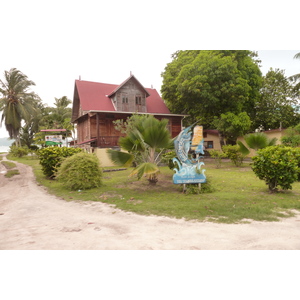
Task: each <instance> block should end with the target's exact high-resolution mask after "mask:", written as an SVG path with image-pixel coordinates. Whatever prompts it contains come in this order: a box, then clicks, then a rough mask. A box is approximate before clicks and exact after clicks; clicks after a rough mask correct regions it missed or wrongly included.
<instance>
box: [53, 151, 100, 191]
mask: <svg viewBox="0 0 300 300" xmlns="http://www.w3.org/2000/svg"><path fill="white" fill-rule="evenodd" d="M56 179H57V180H58V181H60V182H62V183H63V184H64V186H65V187H67V188H68V189H70V190H86V189H91V188H96V187H100V186H101V184H102V169H101V168H100V163H99V160H98V158H97V156H96V155H94V154H89V153H77V154H75V155H73V156H71V157H68V158H66V159H65V160H64V161H63V162H62V164H61V166H60V167H59V168H58V172H57V176H56Z"/></svg>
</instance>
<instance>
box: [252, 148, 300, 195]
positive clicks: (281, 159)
mask: <svg viewBox="0 0 300 300" xmlns="http://www.w3.org/2000/svg"><path fill="white" fill-rule="evenodd" d="M299 154H300V153H299V150H298V149H296V148H291V147H285V146H282V145H279V146H270V147H267V148H264V149H261V150H258V152H257V155H256V156H254V157H252V160H253V165H252V170H253V171H254V173H255V175H256V176H257V177H258V178H259V179H261V180H264V181H265V182H266V184H267V185H268V187H269V190H270V191H271V192H276V191H277V189H278V187H281V188H282V189H283V190H288V189H292V183H294V182H295V181H297V179H298V174H299V167H298V158H299V156H300V155H299Z"/></svg>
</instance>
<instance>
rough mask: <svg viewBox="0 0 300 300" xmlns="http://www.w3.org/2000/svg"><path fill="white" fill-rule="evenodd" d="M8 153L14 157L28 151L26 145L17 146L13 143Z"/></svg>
mask: <svg viewBox="0 0 300 300" xmlns="http://www.w3.org/2000/svg"><path fill="white" fill-rule="evenodd" d="M9 153H10V154H11V155H12V156H14V157H23V156H25V155H27V154H28V153H29V149H28V148H27V147H17V146H15V145H12V146H10V150H9Z"/></svg>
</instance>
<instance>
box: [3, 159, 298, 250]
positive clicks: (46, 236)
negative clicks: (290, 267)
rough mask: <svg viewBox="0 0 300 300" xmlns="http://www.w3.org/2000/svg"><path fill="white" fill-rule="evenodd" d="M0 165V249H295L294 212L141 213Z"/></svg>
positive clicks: (28, 171) (23, 168) (26, 170)
mask: <svg viewBox="0 0 300 300" xmlns="http://www.w3.org/2000/svg"><path fill="white" fill-rule="evenodd" d="M4 159H6V158H5V157H4ZM0 166H1V167H0V249H2V250H4V249H6V250H13V249H20V250H21V249H28V250H30V249H32V250H33V249H39V250H52V249H57V250H80V249H82V250H89V249H90V250H92V249H93V250H100V249H103V250H118V249H119V250H121V249H124V250H126V249H128V250H143V249H144V250H151V249H153V250H173V249H174V250H238V249H240V250H242V249H247V250H252V249H253V250H255V249H257V250H264V249H265V250H280V249H282V250H283V249H285V250H288V249H291V250H292V249H294V250H295V249H298V250H299V249H300V213H299V212H296V217H293V218H288V219H283V220H282V221H280V222H252V223H250V224H229V225H227V224H215V223H209V222H204V223H202V222H195V221H185V220H178V219H172V218H168V217H157V216H140V215H136V214H133V213H128V212H124V211H121V210H118V209H115V208H114V207H113V206H111V205H108V204H105V203H98V202H92V201H91V202H76V201H74V202H67V201H64V200H61V199H59V198H57V197H55V196H53V195H50V194H48V193H47V192H46V191H45V189H44V188H43V187H41V186H38V185H37V183H36V182H35V179H34V175H33V172H32V170H31V168H30V167H28V166H26V165H23V164H19V163H17V168H18V170H19V171H20V175H16V176H13V177H12V178H10V179H8V178H5V177H4V173H3V172H4V171H5V168H4V167H3V166H2V165H1V164H0Z"/></svg>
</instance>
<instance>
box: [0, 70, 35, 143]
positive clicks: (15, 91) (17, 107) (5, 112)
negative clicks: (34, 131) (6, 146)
mask: <svg viewBox="0 0 300 300" xmlns="http://www.w3.org/2000/svg"><path fill="white" fill-rule="evenodd" d="M4 78H5V81H2V80H0V94H2V95H1V98H0V111H1V112H2V117H1V121H0V125H2V123H3V121H4V124H5V128H6V130H7V131H8V134H9V137H10V138H11V139H15V140H16V144H17V145H20V141H19V132H20V129H21V123H22V121H23V120H25V121H26V120H29V119H30V117H31V116H32V115H33V114H34V112H35V105H36V103H37V101H38V99H39V98H38V96H37V95H36V94H35V93H34V92H30V91H29V88H30V87H31V86H33V85H35V83H34V82H33V81H31V80H29V79H28V78H27V76H26V75H24V74H23V73H22V72H21V71H19V70H17V69H16V68H12V69H10V70H9V71H5V72H4Z"/></svg>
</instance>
